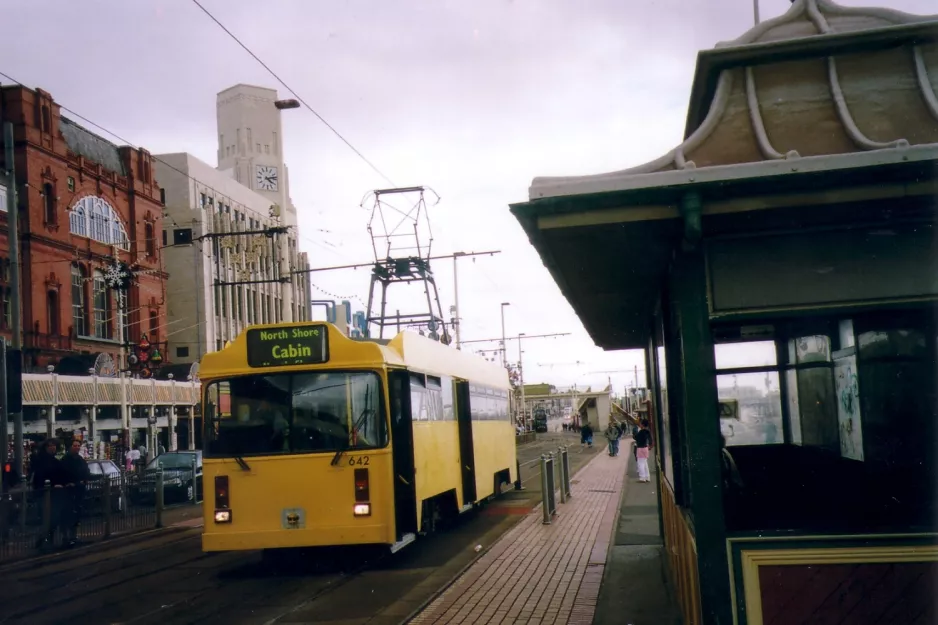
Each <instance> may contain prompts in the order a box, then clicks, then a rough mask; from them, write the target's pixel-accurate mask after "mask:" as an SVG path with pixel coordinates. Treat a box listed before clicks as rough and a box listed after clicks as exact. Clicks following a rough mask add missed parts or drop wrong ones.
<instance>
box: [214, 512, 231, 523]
mask: <svg viewBox="0 0 938 625" xmlns="http://www.w3.org/2000/svg"><path fill="white" fill-rule="evenodd" d="M215 522H216V523H231V510H216V511H215Z"/></svg>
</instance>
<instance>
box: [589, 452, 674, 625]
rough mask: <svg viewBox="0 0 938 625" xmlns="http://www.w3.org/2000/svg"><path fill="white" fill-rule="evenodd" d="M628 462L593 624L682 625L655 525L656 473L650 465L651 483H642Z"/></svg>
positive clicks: (631, 459)
mask: <svg viewBox="0 0 938 625" xmlns="http://www.w3.org/2000/svg"><path fill="white" fill-rule="evenodd" d="M623 442H626V444H625V445H623V449H630V448H631V441H630V440H629V441H623ZM628 461H629V467H628V480H627V482H626V484H625V485H624V488H623V490H624V493H623V497H622V503H621V506H620V509H619V517H618V522H617V524H616V525H617V527H616V532H615V535H614V537H613V545H612V546H611V547H610V549H609V554H608V557H607V558H606V572H605V576H604V577H603V583H602V588H601V590H600V592H599V601H598V602H597V605H596V614H595V616H594V618H593V624H594V625H619V624H620V623H628V624H629V625H680V624H681V612H680V608H678V605H677V601H676V596H675V594H674V591H673V588H672V586H671V584H670V582H669V581H668V574H667V569H666V566H667V565H666V560H665V553H664V544H663V540H662V538H661V530H660V526H659V518H658V493H657V489H658V480H657V475H656V474H655V473H656V471H655V468H654V467H653V466H651V464H652V463H650V466H649V469H650V472H651V477H652V481H651V482H650V483H647V484H643V483H641V482H639V481H638V472H637V471H636V469H635V461H634V459H633V458H632V456H631V455H629V456H628Z"/></svg>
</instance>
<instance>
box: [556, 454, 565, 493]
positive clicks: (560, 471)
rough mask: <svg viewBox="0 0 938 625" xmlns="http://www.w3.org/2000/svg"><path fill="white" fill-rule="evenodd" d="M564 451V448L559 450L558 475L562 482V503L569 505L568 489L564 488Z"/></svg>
mask: <svg viewBox="0 0 938 625" xmlns="http://www.w3.org/2000/svg"><path fill="white" fill-rule="evenodd" d="M565 453H566V452H565V451H564V449H563V447H558V448H557V460H558V462H557V474H558V476H559V481H560V503H567V489H565V488H564V487H563V484H564V482H563V460H564V454H565Z"/></svg>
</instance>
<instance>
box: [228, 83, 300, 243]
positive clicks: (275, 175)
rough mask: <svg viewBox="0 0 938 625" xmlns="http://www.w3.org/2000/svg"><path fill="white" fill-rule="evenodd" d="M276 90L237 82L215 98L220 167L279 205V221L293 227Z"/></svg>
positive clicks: (293, 213) (294, 218)
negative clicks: (237, 83)
mask: <svg viewBox="0 0 938 625" xmlns="http://www.w3.org/2000/svg"><path fill="white" fill-rule="evenodd" d="M276 101H277V91H276V90H275V89H267V88H264V87H255V86H253V85H244V84H240V85H235V86H233V87H229V88H228V89H225V90H224V91H222V92H220V93H219V94H218V96H217V98H216V116H217V120H218V169H220V170H221V171H225V172H228V173H229V174H230V175H231V176H232V177H233V178H234V179H235V180H237V181H238V182H240V183H241V184H242V185H244V186H246V187H248V188H249V189H251V190H253V191H255V192H256V193H259V194H261V195H263V196H265V197H268V198H270V203H271V204H276V205H278V206H279V207H280V219H281V223H282V224H283V225H285V226H295V225H296V209H295V208H294V207H293V203H292V201H291V200H290V189H289V181H288V178H287V168H286V164H285V163H284V162H283V132H282V128H281V123H280V110H279V109H278V108H277V107H276V106H275V105H274V103H275V102H276Z"/></svg>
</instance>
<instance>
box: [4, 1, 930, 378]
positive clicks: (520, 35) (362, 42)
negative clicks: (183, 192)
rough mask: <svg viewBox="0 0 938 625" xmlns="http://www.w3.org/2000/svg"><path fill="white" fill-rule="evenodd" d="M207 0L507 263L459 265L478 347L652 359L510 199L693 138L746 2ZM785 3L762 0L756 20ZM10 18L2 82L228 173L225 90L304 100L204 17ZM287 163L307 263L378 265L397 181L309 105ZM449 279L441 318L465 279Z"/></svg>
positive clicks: (532, 361)
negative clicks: (625, 337)
mask: <svg viewBox="0 0 938 625" xmlns="http://www.w3.org/2000/svg"><path fill="white" fill-rule="evenodd" d="M201 1H202V3H203V4H204V6H205V7H206V8H207V9H208V10H209V11H211V12H212V13H213V14H214V15H215V16H216V17H217V18H218V19H219V20H220V21H221V22H222V23H224V24H225V25H226V26H227V27H228V28H229V29H230V30H231V31H232V32H234V33H235V34H236V35H237V36H238V37H240V38H241V40H242V41H243V42H244V43H245V44H246V45H247V46H248V47H250V48H251V49H252V50H253V51H254V52H255V53H256V54H257V55H258V56H259V57H261V58H262V59H263V60H264V61H265V62H266V63H267V64H268V65H269V66H270V67H271V68H272V69H273V70H274V71H275V72H277V73H278V74H279V75H280V76H281V77H282V78H283V79H284V80H285V81H286V83H287V84H289V85H290V86H291V87H292V88H293V89H294V90H295V91H296V92H297V93H298V94H299V95H300V96H302V97H303V98H304V99H305V100H306V101H307V102H308V103H309V104H310V105H311V106H312V107H313V108H315V109H316V110H317V111H318V112H319V113H320V114H321V115H322V116H323V117H325V118H326V119H327V120H328V121H329V122H330V123H331V124H332V125H333V126H334V127H335V128H337V129H338V130H339V132H341V133H342V134H343V135H344V136H345V137H346V138H347V139H348V140H349V141H350V142H351V143H352V144H354V145H355V146H356V147H357V148H358V149H359V150H360V151H361V152H362V153H364V154H365V155H366V156H367V157H368V159H369V160H371V162H373V163H374V164H375V165H376V166H377V167H378V168H379V169H380V170H381V171H382V172H384V174H386V175H387V176H388V177H389V178H390V179H391V180H392V181H393V182H394V183H395V184H396V185H398V186H410V185H427V186H429V187H432V188H433V189H434V190H436V192H437V193H439V195H440V197H441V198H442V199H441V201H440V203H439V204H438V205H436V206H433V207H432V208H430V218H431V223H432V227H433V233H434V241H433V247H434V251H435V252H437V253H441V254H445V253H451V252H455V251H465V252H470V251H483V250H501V254H499V255H497V256H494V257H482V258H479V259H477V260H476V261H474V262H473V261H470V260H463V261H460V267H459V299H460V308H461V311H460V312H461V316H462V318H463V324H462V338H463V339H464V340H470V339H485V338H492V337H498V336H500V335H501V322H500V316H499V309H500V303H501V302H506V301H507V302H510V303H511V306H510V307H508V308H507V309H506V310H507V313H506V325H507V332H508V334H509V335H512V334H517V333H519V332H524V333H526V334H529V335H532V334H541V333H553V332H569V333H570V335H571V336H569V337H563V338H558V339H544V340H531V341H527V342H525V345H524V365H525V380H526V381H527V382H540V381H548V382H552V383H555V384H558V385H568V384H573V383H577V384H578V385H579V386H580V387H581V388H582V387H583V386H586V385H590V384H592V385H593V386H599V385H602V384H604V383H605V382H606V380H607V379H609V378H611V379H612V381H613V383H614V384H615V385H616V387H617V388H619V389H621V388H622V387H624V386H625V384H626V383H628V382H630V381H631V380H632V378H633V371H634V369H633V368H634V367H635V366H639V367H641V366H642V356H641V354H640V353H634V352H618V353H616V352H603V351H602V350H600V349H598V348H596V347H595V346H594V345H593V342H592V341H591V340H590V338H589V336H588V335H587V334H586V332H585V331H584V330H583V328H582V325H581V324H580V322H579V320H578V319H577V317H576V316H575V315H574V314H573V312H572V309H571V307H570V305H569V304H568V303H567V301H566V300H565V299H564V298H563V297H562V296H561V295H560V292H559V290H558V289H557V287H556V286H555V285H554V283H553V281H552V279H551V278H550V276H549V274H548V273H547V271H546V269H544V267H543V266H542V264H541V262H540V259H539V257H538V256H537V254H536V253H535V252H534V250H533V248H532V247H531V246H530V245H529V243H528V241H527V238H526V237H525V235H524V234H523V232H522V230H521V228H520V226H519V225H518V224H517V222H516V221H515V220H514V218H513V217H512V216H511V215H510V213H509V212H508V204H509V203H510V202H515V201H520V200H525V199H526V198H527V187H528V184H529V183H530V181H531V179H532V178H533V177H535V176H540V175H577V174H590V173H601V172H606V171H612V170H616V169H621V168H624V167H628V166H632V165H637V164H640V163H642V162H644V161H646V160H650V159H652V158H655V157H657V156H659V155H661V154H662V153H664V152H666V151H667V150H669V149H670V148H672V147H673V146H674V145H676V144H677V143H679V142H680V139H681V134H682V130H683V127H684V116H685V112H686V106H687V101H688V96H689V90H690V85H691V80H692V78H693V71H694V62H695V57H696V52H697V50H699V49H702V48H710V47H713V45H714V44H716V43H717V42H718V41H724V40H728V39H734V38H736V37H738V36H739V35H740V34H742V33H743V32H744V31H745V30H746V29H748V28H749V27H751V25H752V21H753V15H752V2H751V1H750V0H707V1H704V0H691V1H688V0H657V1H653V2H623V1H622V0H593V1H590V2H586V3H579V2H573V1H570V0H479V1H475V0H473V1H469V0H458V1H457V0H440V1H432V2H431V1H423V2H418V1H417V0H409V1H403V0H382V1H380V2H378V1H376V0H344V1H339V0H335V1H330V2H326V1H325V0H264V1H263V2H261V1H259V0H201ZM842 4H846V5H853V6H861V5H864V4H867V3H866V2H857V0H843V2H842ZM881 4H885V5H887V6H889V7H890V8H895V9H900V10H904V11H908V12H911V13H929V12H935V11H936V5H935V4H934V0H882V2H881ZM789 6H790V4H789V0H761V14H762V18H763V19H768V18H770V17H774V16H776V15H780V14H781V13H782V12H784V11H785V10H787V8H788V7H789ZM3 20H4V31H5V32H4V36H3V37H0V59H3V60H2V61H0V71H3V72H5V73H7V74H10V75H11V76H13V77H14V78H15V79H17V80H20V81H22V82H23V83H25V84H26V85H28V86H30V87H42V88H44V89H46V90H47V91H49V92H51V93H52V95H53V97H54V98H55V99H56V100H57V101H59V102H60V103H62V104H64V105H66V106H68V107H69V108H72V109H74V110H76V111H78V112H79V113H81V114H82V115H84V116H86V117H88V118H89V119H91V120H93V121H94V122H96V123H98V124H100V125H102V126H104V127H105V128H107V129H108V130H110V131H113V132H114V133H116V134H118V135H120V136H121V137H124V138H125V139H127V140H128V141H130V142H132V143H134V144H136V145H140V146H143V147H146V148H147V149H149V150H150V151H151V152H153V153H156V154H159V153H166V152H180V151H188V152H191V153H193V154H195V155H196V156H197V157H199V158H201V159H202V160H204V161H206V162H209V163H211V164H215V153H216V152H215V150H216V132H215V94H216V93H217V92H218V91H221V90H222V89H225V88H227V87H229V86H231V85H233V84H236V83H250V84H257V85H263V86H269V87H275V88H277V89H279V91H280V95H281V97H290V96H289V95H288V93H287V92H286V90H285V89H283V87H282V86H280V85H279V84H278V83H277V82H276V80H275V79H274V78H273V77H272V76H271V75H270V74H268V73H267V72H266V70H264V69H263V68H262V67H261V66H259V65H258V64H257V62H255V61H254V60H253V59H251V58H250V56H248V54H247V53H246V52H244V51H243V50H242V49H241V48H240V47H238V45H237V44H236V43H235V42H234V41H233V40H232V39H231V38H229V36H228V35H226V34H225V33H224V32H223V31H222V30H221V29H220V28H219V27H218V26H217V25H215V24H214V23H213V22H211V21H210V20H209V18H208V17H207V16H206V15H205V14H204V13H203V12H202V11H201V10H200V9H199V8H198V7H197V6H196V5H195V4H194V3H193V2H192V1H191V0H138V1H134V2H127V1H126V0H82V1H81V2H72V1H68V0H6V1H5V2H3ZM98 132H99V133H101V134H105V133H103V132H101V131H100V130H99V131H98ZM109 138H111V139H112V140H114V141H117V140H116V139H114V138H113V137H109ZM284 147H285V157H286V162H287V164H288V165H289V167H290V174H291V195H292V197H293V200H294V203H295V204H296V205H297V207H298V210H299V220H300V229H301V232H300V246H301V249H303V250H305V251H307V252H309V254H310V257H311V262H312V265H313V266H314V267H316V266H319V267H322V266H330V265H341V264H349V263H357V262H369V261H371V260H372V259H373V255H372V251H371V243H370V239H369V238H368V234H367V231H366V225H367V222H368V217H369V212H368V211H366V210H363V209H362V208H360V207H359V202H360V201H361V198H362V197H363V196H364V195H365V194H366V193H367V192H368V191H369V190H372V189H375V188H382V187H387V186H388V183H387V182H386V181H384V180H383V179H382V178H381V177H380V176H378V174H376V173H375V172H374V171H373V170H371V169H370V168H369V167H368V166H367V165H366V164H364V163H363V162H362V161H361V160H360V159H359V158H358V157H357V156H356V155H355V154H354V153H353V152H352V151H351V150H349V149H348V147H346V146H345V145H344V144H342V142H341V141H339V140H338V139H337V138H336V137H335V136H334V135H333V134H332V133H331V132H330V131H329V130H328V129H327V128H326V127H325V126H324V125H323V124H322V123H320V122H319V121H318V120H317V119H316V118H315V116H314V115H313V114H312V113H311V112H309V111H308V110H304V109H300V110H293V111H286V112H285V113H284ZM583 252H584V254H587V253H590V250H584V251H583ZM435 271H436V274H437V276H438V282H439V285H440V295H441V299H442V300H443V307H444V310H446V309H448V307H449V306H450V304H452V302H453V267H452V262H438V264H436V265H435ZM313 278H314V280H313V281H314V284H315V286H316V287H317V288H316V289H314V296H319V297H322V298H331V297H332V296H340V297H343V298H345V297H349V298H353V300H352V301H353V303H356V304H358V301H362V302H366V301H367V295H368V278H369V274H368V272H367V270H357V271H339V272H327V273H317V274H313ZM399 288H401V289H406V288H407V287H399ZM412 288H415V287H412ZM317 289H318V290H317ZM406 297H410V298H411V299H417V298H413V296H412V294H409V293H405V298H406ZM418 301H419V299H418ZM394 303H395V304H398V303H399V304H401V306H402V307H404V308H406V304H407V301H397V302H394ZM358 307H359V308H363V306H362V305H361V304H358ZM467 347H469V346H467ZM473 347H479V348H487V349H494V348H496V347H497V344H495V343H489V344H483V345H473ZM509 358H510V359H511V360H514V361H517V359H518V347H517V342H512V343H510V344H509ZM639 375H640V376H643V375H644V372H643V371H639Z"/></svg>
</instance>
